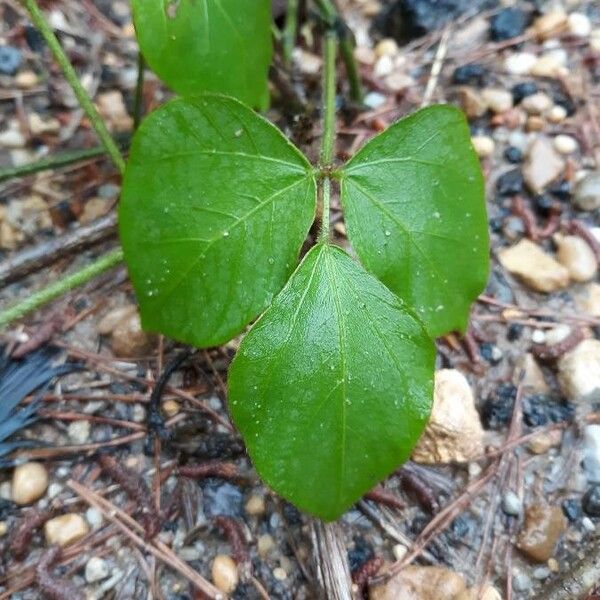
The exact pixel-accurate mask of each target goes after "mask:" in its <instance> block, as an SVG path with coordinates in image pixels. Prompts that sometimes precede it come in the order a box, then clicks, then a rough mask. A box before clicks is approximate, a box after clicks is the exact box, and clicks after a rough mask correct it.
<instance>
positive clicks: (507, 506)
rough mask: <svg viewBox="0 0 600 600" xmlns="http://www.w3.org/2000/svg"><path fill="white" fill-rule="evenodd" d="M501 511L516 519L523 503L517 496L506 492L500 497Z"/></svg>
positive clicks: (509, 491) (510, 491)
mask: <svg viewBox="0 0 600 600" xmlns="http://www.w3.org/2000/svg"><path fill="white" fill-rule="evenodd" d="M502 510H503V511H504V512H505V513H506V514H507V515H511V516H513V517H518V516H519V515H520V514H521V511H522V510H523V503H522V502H521V499H520V498H519V496H517V494H515V493H514V492H513V491H512V490H508V491H507V492H506V493H505V494H504V496H503V497H502Z"/></svg>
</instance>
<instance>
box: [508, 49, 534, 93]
mask: <svg viewBox="0 0 600 600" xmlns="http://www.w3.org/2000/svg"><path fill="white" fill-rule="evenodd" d="M536 60H537V58H536ZM510 92H511V94H512V96H513V101H514V103H515V104H519V103H521V102H522V101H523V99H524V98H527V97H528V96H533V95H534V94H537V93H538V92H539V88H538V86H537V83H535V81H523V82H521V83H517V84H516V85H513V87H512V88H511V90H510Z"/></svg>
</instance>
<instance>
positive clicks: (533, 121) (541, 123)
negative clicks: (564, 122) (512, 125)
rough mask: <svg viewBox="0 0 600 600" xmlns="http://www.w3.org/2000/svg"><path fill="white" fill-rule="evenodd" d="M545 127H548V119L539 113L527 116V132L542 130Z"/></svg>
mask: <svg viewBox="0 0 600 600" xmlns="http://www.w3.org/2000/svg"><path fill="white" fill-rule="evenodd" d="M544 127H546V121H545V119H544V118H543V117H540V116H539V115H530V116H529V117H527V121H526V122H525V131H527V133H533V132H536V131H542V130H543V129H544Z"/></svg>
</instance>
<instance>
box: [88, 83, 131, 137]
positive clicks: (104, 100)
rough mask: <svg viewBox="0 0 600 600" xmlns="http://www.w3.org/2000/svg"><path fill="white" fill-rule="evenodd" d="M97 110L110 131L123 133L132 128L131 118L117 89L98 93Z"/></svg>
mask: <svg viewBox="0 0 600 600" xmlns="http://www.w3.org/2000/svg"><path fill="white" fill-rule="evenodd" d="M96 102H97V104H98V111H99V112H100V114H101V115H102V116H103V117H104V119H105V120H106V122H107V124H108V126H109V128H110V130H111V131H114V132H115V133H125V132H128V131H131V129H132V128H133V119H132V118H131V117H130V116H129V115H128V114H127V109H126V108H125V102H124V100H123V94H122V93H121V92H120V91H118V90H113V91H111V92H105V93H104V94H98V96H97V98H96Z"/></svg>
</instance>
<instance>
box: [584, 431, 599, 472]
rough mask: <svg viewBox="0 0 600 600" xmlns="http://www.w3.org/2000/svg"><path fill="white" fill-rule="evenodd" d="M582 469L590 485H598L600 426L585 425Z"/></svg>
mask: <svg viewBox="0 0 600 600" xmlns="http://www.w3.org/2000/svg"><path fill="white" fill-rule="evenodd" d="M583 444H584V446H583V469H584V471H585V475H586V477H587V480H588V481H589V482H590V483H600V425H587V426H586V427H585V429H584V432H583Z"/></svg>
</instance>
